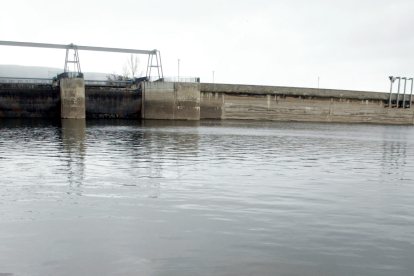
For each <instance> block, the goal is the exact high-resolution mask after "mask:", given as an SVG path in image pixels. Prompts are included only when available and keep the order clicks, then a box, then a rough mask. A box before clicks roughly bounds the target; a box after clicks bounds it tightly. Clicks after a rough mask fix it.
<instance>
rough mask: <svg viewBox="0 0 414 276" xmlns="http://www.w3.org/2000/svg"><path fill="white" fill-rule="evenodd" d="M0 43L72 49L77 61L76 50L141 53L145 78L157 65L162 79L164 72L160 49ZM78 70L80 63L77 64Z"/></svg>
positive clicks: (15, 43)
mask: <svg viewBox="0 0 414 276" xmlns="http://www.w3.org/2000/svg"><path fill="white" fill-rule="evenodd" d="M0 45H2V46H19V47H35V48H50V49H66V56H67V53H68V51H69V50H74V51H75V53H76V56H77V60H78V63H79V56H78V54H77V51H78V50H85V51H98V52H113V53H127V54H142V55H148V64H147V75H146V77H147V78H150V77H151V68H152V67H157V69H158V70H157V72H158V78H159V79H163V78H164V73H163V70H162V63H161V53H160V51H158V50H156V49H154V50H135V49H121V48H108V47H94V46H80V45H74V44H68V45H64V44H49V43H34V42H18V41H2V40H0ZM154 57H155V59H156V64H155V65H154V64H153V58H154ZM66 67H67V58H66V61H65V71H66ZM79 71H80V65H79Z"/></svg>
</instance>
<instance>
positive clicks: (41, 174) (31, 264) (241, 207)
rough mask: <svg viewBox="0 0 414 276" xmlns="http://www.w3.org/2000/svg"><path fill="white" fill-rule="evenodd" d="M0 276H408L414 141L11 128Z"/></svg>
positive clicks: (2, 126) (335, 133)
mask: <svg viewBox="0 0 414 276" xmlns="http://www.w3.org/2000/svg"><path fill="white" fill-rule="evenodd" d="M0 173H1V175H0V275H2V276H4V275H289V276H292V275H318V276H321V275H329V276H331V275H344V276H345V275H346V276H348V275H375V276H377V275H413V274H414V262H413V260H414V198H413V196H414V127H412V126H382V125H347V124H304V123H277V122H254V121H201V122H168V121H145V122H141V121H128V120H120V121H118V120H96V121H95V120H87V121H86V123H85V121H77V120H74V121H72V120H62V121H47V120H18V119H2V120H0Z"/></svg>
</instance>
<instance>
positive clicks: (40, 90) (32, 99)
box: [0, 83, 60, 118]
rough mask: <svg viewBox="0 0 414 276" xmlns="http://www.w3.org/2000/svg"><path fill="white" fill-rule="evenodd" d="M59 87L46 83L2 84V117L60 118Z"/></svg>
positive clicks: (0, 114)
mask: <svg viewBox="0 0 414 276" xmlns="http://www.w3.org/2000/svg"><path fill="white" fill-rule="evenodd" d="M59 103H60V96H59V88H58V87H54V86H52V85H46V84H18V83H1V84H0V117H7V118H27V117H30V118H59V116H60V105H59Z"/></svg>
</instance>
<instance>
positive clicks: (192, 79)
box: [148, 77, 200, 83]
mask: <svg viewBox="0 0 414 276" xmlns="http://www.w3.org/2000/svg"><path fill="white" fill-rule="evenodd" d="M148 79H149V81H164V82H192V83H199V82H200V78H197V77H179V78H178V77H164V78H162V79H159V78H157V77H149V78H148Z"/></svg>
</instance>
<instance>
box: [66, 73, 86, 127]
mask: <svg viewBox="0 0 414 276" xmlns="http://www.w3.org/2000/svg"><path fill="white" fill-rule="evenodd" d="M60 99H61V101H60V102H61V114H60V116H61V118H63V119H84V118H85V114H86V113H85V81H84V80H83V79H81V78H63V79H61V80H60Z"/></svg>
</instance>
